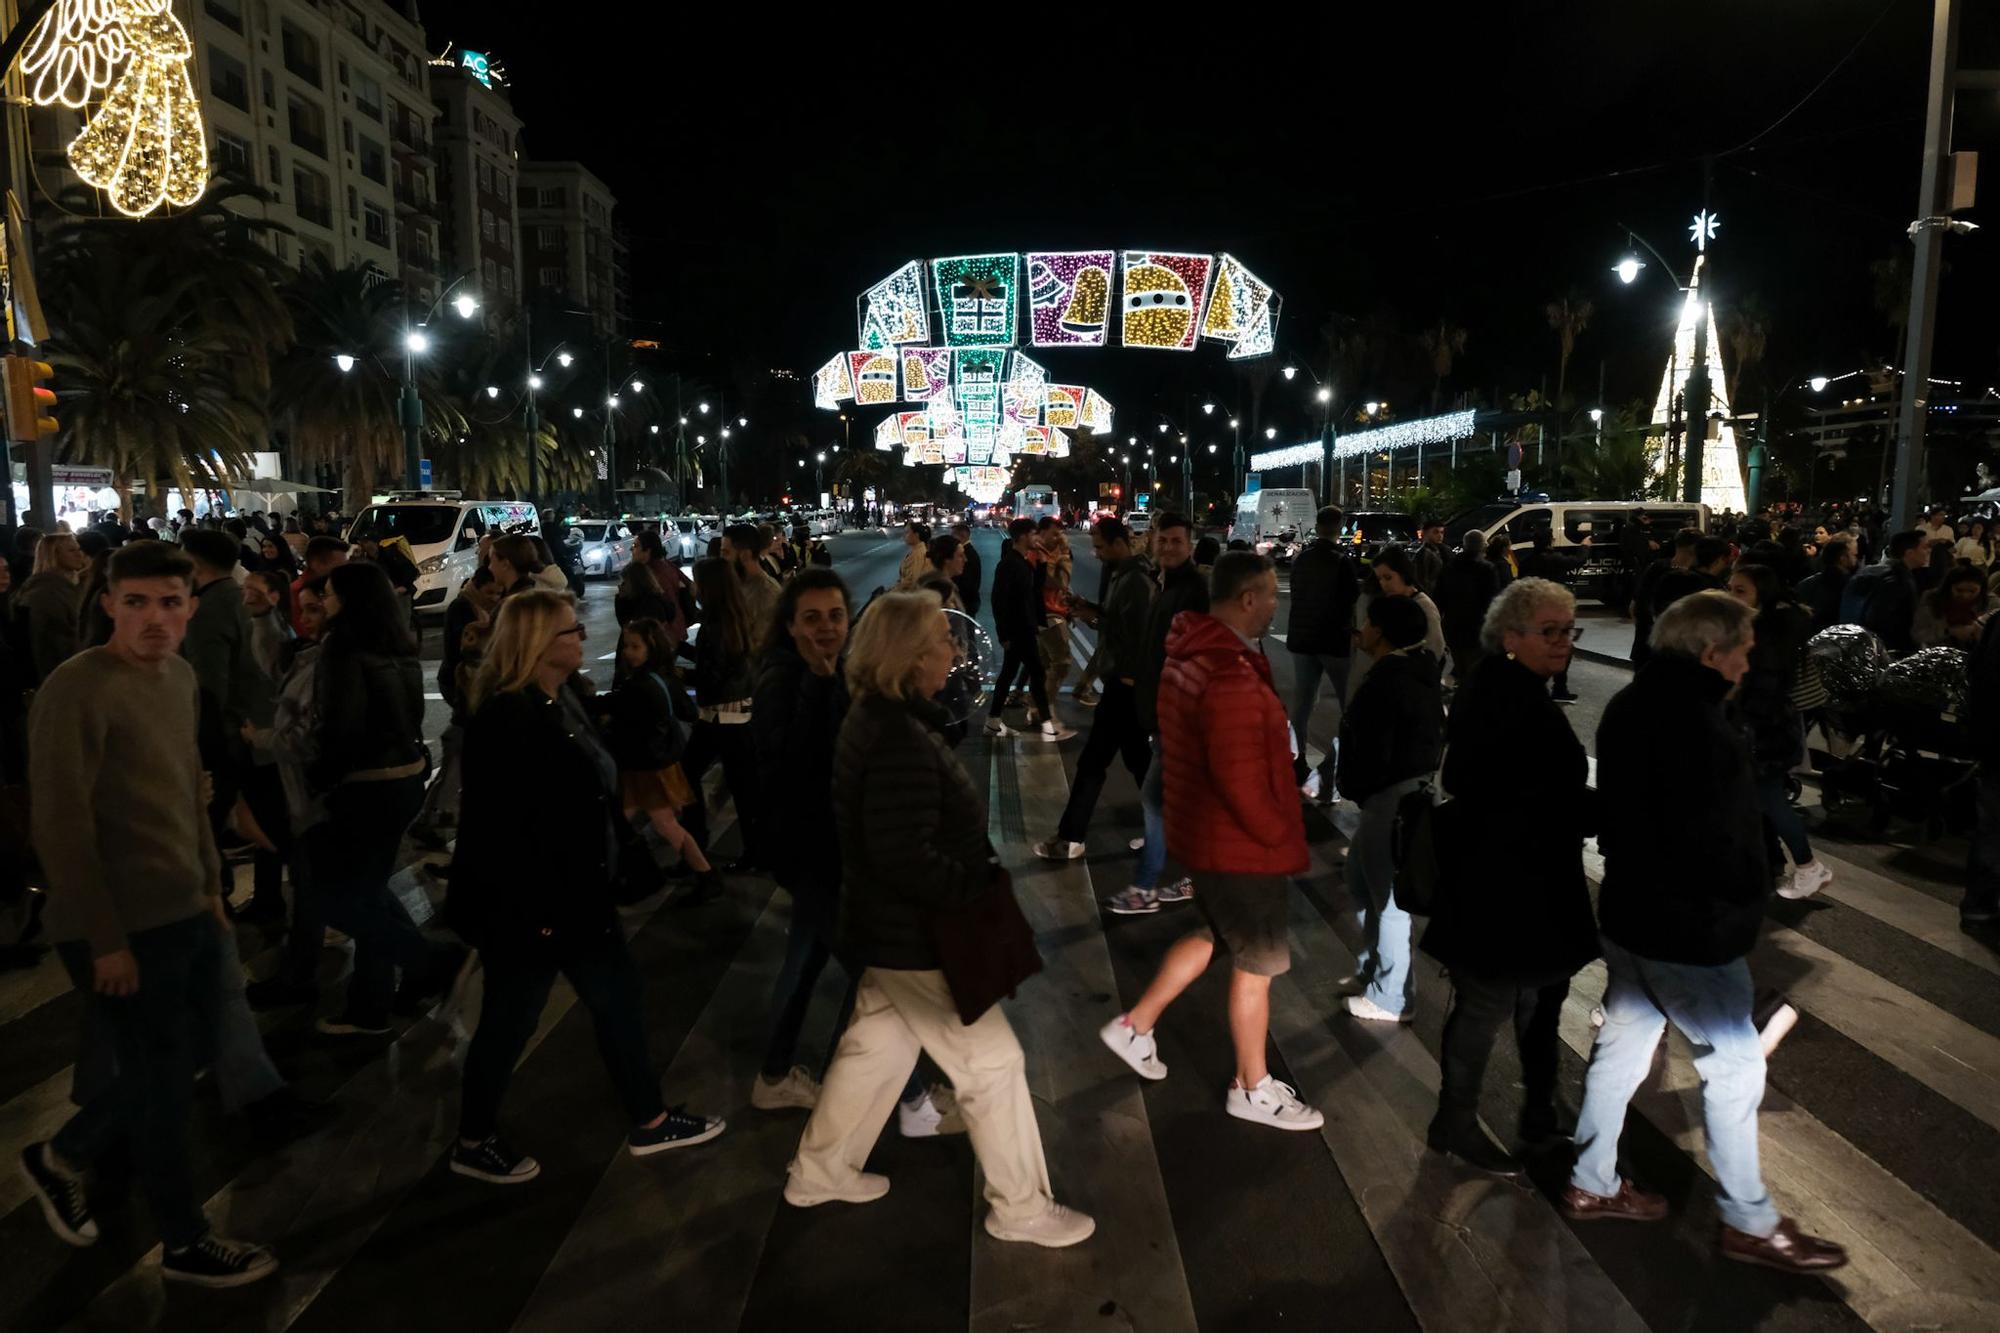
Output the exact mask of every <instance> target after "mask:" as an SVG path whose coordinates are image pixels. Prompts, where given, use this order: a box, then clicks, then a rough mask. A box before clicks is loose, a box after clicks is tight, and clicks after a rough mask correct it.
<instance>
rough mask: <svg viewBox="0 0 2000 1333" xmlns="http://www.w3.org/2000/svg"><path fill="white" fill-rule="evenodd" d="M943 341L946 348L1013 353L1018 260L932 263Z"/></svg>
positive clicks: (982, 257)
mask: <svg viewBox="0 0 2000 1333" xmlns="http://www.w3.org/2000/svg"><path fill="white" fill-rule="evenodd" d="M931 287H932V290H934V291H935V292H936V293H937V303H938V310H939V313H940V315H941V317H942V323H943V329H944V336H943V337H942V338H941V339H939V341H940V342H943V343H944V344H946V345H947V346H950V347H1012V346H1013V345H1014V336H1015V335H1014V329H1015V316H1016V310H1017V307H1018V302H1019V297H1020V287H1021V257H1020V256H1019V255H1016V254H1004V255H957V256H954V257H952V258H950V259H933V260H932V261H931Z"/></svg>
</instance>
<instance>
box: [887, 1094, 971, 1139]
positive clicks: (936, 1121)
mask: <svg viewBox="0 0 2000 1333" xmlns="http://www.w3.org/2000/svg"><path fill="white" fill-rule="evenodd" d="M896 1128H897V1129H898V1130H899V1131H901V1133H902V1135H903V1137H904V1138H906V1139H934V1138H936V1137H938V1135H940V1134H963V1133H965V1117H964V1116H962V1115H960V1114H959V1110H958V1099H957V1098H956V1097H954V1096H952V1093H951V1089H950V1088H946V1087H942V1086H939V1087H935V1088H932V1089H931V1090H930V1091H929V1092H926V1093H925V1094H924V1095H923V1096H921V1097H919V1098H917V1100H915V1101H913V1102H899V1103H897V1105H896Z"/></svg>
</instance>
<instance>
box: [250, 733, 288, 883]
mask: <svg viewBox="0 0 2000 1333" xmlns="http://www.w3.org/2000/svg"><path fill="white" fill-rule="evenodd" d="M243 803H244V804H245V805H247V806H249V807H250V813H251V815H252V816H253V817H255V819H256V820H257V827H259V828H261V829H262V830H264V836H265V837H267V838H269V839H270V840H271V842H272V845H273V846H275V847H276V848H277V850H276V851H269V852H267V851H265V850H264V849H263V848H262V847H259V848H258V849H257V850H256V852H255V853H253V854H252V856H251V858H250V865H251V885H252V893H251V898H250V901H251V903H252V904H253V905H257V906H262V905H263V904H266V903H269V904H271V905H273V906H274V907H277V908H282V907H283V906H284V901H285V898H284V883H285V861H286V858H287V857H288V856H289V855H290V854H291V850H292V827H291V826H292V820H291V814H290V812H289V811H288V810H286V808H285V787H284V783H283V782H282V781H280V779H279V777H278V770H277V767H276V766H275V765H272V764H259V765H257V766H256V767H254V768H251V769H250V770H248V771H247V772H246V773H245V775H244V781H243Z"/></svg>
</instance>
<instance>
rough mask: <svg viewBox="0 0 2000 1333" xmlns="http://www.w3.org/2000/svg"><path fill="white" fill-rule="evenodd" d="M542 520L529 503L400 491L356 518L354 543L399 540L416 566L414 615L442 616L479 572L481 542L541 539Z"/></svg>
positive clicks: (351, 527) (349, 531) (350, 529)
mask: <svg viewBox="0 0 2000 1333" xmlns="http://www.w3.org/2000/svg"><path fill="white" fill-rule="evenodd" d="M541 530H542V523H541V517H540V516H539V515H538V514H537V513H536V512H535V507H534V506H533V505H531V504H529V503H527V502H526V501H525V500H468V499H465V498H464V497H463V496H462V495H460V494H459V493H458V492H457V491H402V492H397V493H394V494H391V495H388V496H385V497H383V499H382V500H380V501H378V502H377V503H375V504H371V505H369V506H368V507H367V508H366V509H363V510H362V511H361V512H360V513H359V514H356V515H355V516H354V522H353V523H352V524H351V525H349V527H348V529H347V540H348V541H350V542H362V541H386V540H387V539H389V538H391V537H401V538H403V539H404V540H405V541H407V542H409V544H410V552H411V554H412V555H413V556H414V557H415V559H416V562H417V590H416V611H417V614H418V615H420V616H426V617H428V616H442V615H443V614H444V609H445V607H447V606H449V605H450V604H451V599H452V598H454V597H456V596H458V590H459V587H460V585H462V584H463V583H464V582H465V581H466V580H467V579H469V578H471V577H472V572H473V571H474V570H476V569H478V568H479V539H480V538H481V537H484V536H486V535H487V534H488V533H491V534H492V535H494V536H496V537H504V536H508V535H510V534H513V533H526V534H528V535H529V536H539V535H540V534H541Z"/></svg>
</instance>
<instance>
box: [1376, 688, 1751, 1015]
mask: <svg viewBox="0 0 2000 1333" xmlns="http://www.w3.org/2000/svg"><path fill="white" fill-rule="evenodd" d="M1369 674H1370V675H1373V674H1374V673H1373V672H1370V673H1369ZM1446 737H1447V740H1448V743H1449V748H1448V749H1447V750H1446V753H1445V759H1444V785H1445V790H1446V791H1447V792H1449V793H1450V795H1451V798H1452V800H1451V804H1452V806H1453V807H1454V808H1453V811H1452V816H1451V824H1450V845H1449V846H1448V847H1447V848H1444V849H1442V850H1443V851H1444V858H1443V860H1444V867H1445V875H1444V882H1443V884H1441V885H1440V887H1439V891H1438V901H1437V903H1436V909H1435V912H1434V914H1433V915H1432V917H1431V923H1430V927H1429V929H1427V930H1426V931H1425V932H1424V938H1423V945H1422V948H1423V950H1424V952H1425V953H1428V954H1430V955H1431V956H1432V957H1433V958H1436V959H1437V960H1438V961H1439V962H1441V963H1443V964H1444V965H1445V966H1447V967H1450V968H1455V969H1460V970H1463V971H1465V972H1467V973H1470V974H1472V975H1475V976H1486V977H1494V978H1501V979H1509V980H1514V981H1519V982H1539V983H1547V982H1551V981H1554V980H1556V979H1558V978H1560V977H1567V976H1570V975H1572V974H1573V973H1575V972H1576V970H1577V969H1578V968H1580V967H1582V966H1583V965H1584V964H1585V963H1588V962H1589V961H1590V960H1591V959H1593V958H1595V957H1597V952H1598V950H1597V926H1596V922H1595V921H1594V920H1593V919H1592V917H1591V912H1590V891H1589V889H1588V888H1587V887H1586V885H1585V883H1584V878H1583V840H1584V838H1585V836H1586V835H1588V834H1589V833H1590V832H1591V831H1592V829H1593V828H1594V827H1595V822H1596V820H1595V817H1596V805H1595V802H1594V800H1593V795H1592V792H1591V790H1590V787H1589V785H1588V780H1589V764H1588V762H1587V761H1586V759H1585V757H1584V753H1583V744H1582V742H1580V741H1578V740H1577V738H1576V733H1575V732H1574V731H1572V730H1570V725H1569V721H1568V719H1567V718H1566V717H1565V716H1564V715H1563V710H1562V709H1561V708H1560V707H1559V706H1557V704H1556V703H1555V701H1554V700H1552V699H1550V698H1549V691H1548V684H1547V682H1546V681H1544V680H1543V679H1542V678H1541V677H1540V676H1537V675H1536V674H1535V673H1534V672H1532V671H1530V670H1528V669H1527V668H1526V667H1524V666H1522V665H1521V664H1520V663H1519V662H1513V661H1509V660H1508V659H1507V658H1505V657H1503V656H1500V655H1498V654H1495V655H1493V656H1490V657H1486V658H1482V659H1481V660H1480V663H1479V665H1478V666H1477V667H1476V668H1474V670H1473V672H1472V679H1471V680H1470V681H1469V682H1468V683H1466V684H1465V686H1464V687H1463V688H1462V689H1461V690H1460V691H1459V694H1458V698H1457V699H1456V700H1455V701H1454V702H1453V704H1452V709H1451V719H1450V722H1449V724H1448V726H1447V731H1446ZM1754 809H1755V807H1754V806H1753V807H1752V810H1753V812H1754Z"/></svg>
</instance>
